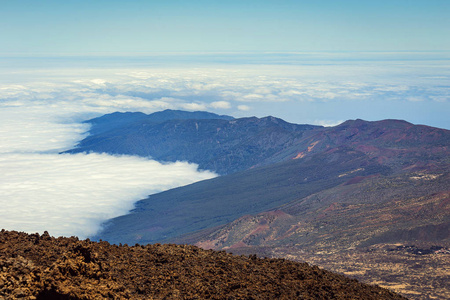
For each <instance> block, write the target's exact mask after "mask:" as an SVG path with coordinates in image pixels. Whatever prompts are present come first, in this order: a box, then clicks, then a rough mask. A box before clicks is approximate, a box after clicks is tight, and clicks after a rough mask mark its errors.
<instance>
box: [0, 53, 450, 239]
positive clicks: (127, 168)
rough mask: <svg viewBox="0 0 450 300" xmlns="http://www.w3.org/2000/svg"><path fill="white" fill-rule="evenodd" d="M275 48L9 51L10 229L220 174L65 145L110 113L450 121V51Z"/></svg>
mask: <svg viewBox="0 0 450 300" xmlns="http://www.w3.org/2000/svg"><path fill="white" fill-rule="evenodd" d="M271 58H272V60H271V61H270V63H267V64H264V63H261V62H259V63H254V64H242V63H240V64H236V63H234V64H233V63H226V64H220V63H209V64H208V65H207V66H205V65H201V66H196V65H192V64H190V65H185V66H178V65H173V64H171V65H170V66H169V67H167V66H161V65H160V64H156V65H152V63H151V62H152V59H154V58H152V57H150V58H146V59H147V61H146V62H145V63H142V64H136V62H135V61H134V63H132V64H131V65H132V67H130V64H127V63H126V60H125V59H124V58H121V59H122V63H121V64H119V65H118V64H117V63H116V64H114V65H113V67H111V66H109V63H108V62H103V63H100V64H97V65H95V63H93V62H95V61H97V60H99V59H97V60H96V59H92V58H91V59H90V60H88V61H86V60H82V59H80V58H65V59H61V58H59V59H56V60H55V59H49V58H35V60H32V59H30V60H25V62H26V63H25V62H24V60H20V64H19V63H16V62H18V61H19V60H17V58H14V59H3V61H2V60H1V59H0V66H1V65H2V64H3V66H5V67H4V68H2V70H1V71H0V228H5V229H8V230H21V231H26V232H43V231H45V230H47V231H49V232H50V234H52V235H55V236H59V235H65V236H70V235H77V236H80V237H88V236H90V235H93V234H95V233H96V232H97V231H98V230H99V229H100V228H101V223H102V222H104V221H105V220H107V219H109V218H113V217H116V216H119V215H123V214H126V213H127V212H128V211H129V210H130V209H132V208H133V203H134V202H135V201H137V200H140V199H142V198H145V197H146V196H147V195H149V194H151V193H156V192H159V191H163V190H166V189H169V188H173V187H177V186H181V185H186V184H189V183H192V182H195V181H199V180H203V179H208V178H212V177H214V176H215V174H213V173H211V172H205V171H203V172H199V171H198V170H197V166H196V165H194V164H189V163H188V162H177V163H158V162H155V161H152V160H151V159H150V158H140V157H130V156H111V155H106V154H76V155H70V154H59V153H60V152H61V151H64V150H67V149H70V148H73V147H75V145H76V144H77V142H78V141H80V140H81V139H82V138H84V137H85V136H86V134H87V131H88V129H89V127H88V125H87V124H84V123H82V121H84V120H86V119H89V118H93V117H97V116H100V115H102V114H106V113H111V112H115V111H141V112H145V113H151V112H155V111H159V110H163V109H183V110H208V111H212V112H216V113H219V114H229V115H233V116H235V117H240V116H251V115H256V116H265V115H275V116H277V117H281V118H284V119H286V120H287V121H291V122H296V123H309V124H320V125H325V126H331V125H336V124H338V123H339V122H342V121H344V120H346V119H349V118H357V117H358V118H366V119H369V120H370V119H372V120H373V119H382V118H402V119H407V120H409V121H413V122H416V123H425V124H427V120H430V122H431V123H430V125H435V126H439V125H440V124H443V125H441V127H445V126H450V124H448V116H447V115H446V114H445V113H444V112H445V110H447V111H448V108H449V107H448V106H449V95H450V92H449V90H450V88H449V85H448V82H449V79H450V71H449V68H448V60H444V63H442V62H435V61H432V60H431V61H423V60H417V59H416V60H415V61H413V62H410V61H409V62H408V61H406V62H405V61H399V60H394V61H391V60H388V61H382V62H380V61H379V60H377V61H375V62H373V61H371V60H368V59H366V60H362V61H357V62H354V61H350V62H348V61H345V60H339V59H338V60H336V59H331V60H330V58H326V59H324V58H323V59H322V60H320V61H317V60H315V61H314V63H313V64H309V63H304V62H303V61H302V62H301V63H293V62H292V61H290V62H289V63H286V62H285V61H282V62H281V63H280V62H278V61H277V60H274V59H273V57H271ZM146 59H145V58H141V59H140V60H139V61H140V62H141V61H145V60H146ZM119 60H120V59H119ZM99 61H101V60H99ZM114 61H116V60H114ZM427 114H429V115H430V116H428V115H427ZM422 120H423V121H422ZM432 122H435V123H434V124H433V123H432Z"/></svg>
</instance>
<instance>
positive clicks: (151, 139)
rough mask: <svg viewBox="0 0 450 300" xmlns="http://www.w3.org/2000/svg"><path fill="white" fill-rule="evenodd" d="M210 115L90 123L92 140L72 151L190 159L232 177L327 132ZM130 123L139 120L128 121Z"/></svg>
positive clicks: (278, 122)
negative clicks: (295, 143) (306, 136)
mask: <svg viewBox="0 0 450 300" xmlns="http://www.w3.org/2000/svg"><path fill="white" fill-rule="evenodd" d="M204 114H206V115H205V116H206V117H205V116H204V115H201V116H203V117H202V118H199V115H200V113H195V114H194V113H192V114H187V115H183V116H184V118H183V119H182V118H178V117H179V115H180V113H177V114H173V113H172V112H170V113H169V112H167V114H165V118H162V117H161V116H160V115H159V114H158V113H155V114H152V115H149V116H148V117H143V116H142V115H137V116H134V115H130V116H129V117H127V115H126V114H121V113H119V114H112V115H108V116H106V117H101V118H98V119H93V120H89V121H87V122H89V123H91V124H92V128H91V135H90V136H89V137H87V138H86V139H84V140H82V141H81V142H80V143H79V145H78V146H77V148H75V149H72V150H70V151H67V152H68V153H77V152H92V151H93V152H100V153H101V152H106V153H111V154H128V155H139V156H144V157H151V158H153V159H155V160H158V161H177V160H184V161H189V162H193V163H197V164H198V165H199V168H200V169H208V170H211V171H214V172H217V173H219V174H229V173H233V172H237V171H242V170H246V169H249V168H251V167H254V166H256V165H263V164H265V163H266V161H268V162H272V161H271V160H270V158H271V157H272V156H273V155H275V154H276V153H278V152H280V151H283V150H284V149H286V148H289V147H290V146H291V145H292V143H293V141H294V140H296V139H298V138H300V137H302V136H303V135H304V134H307V132H308V131H311V130H313V129H318V128H321V127H319V126H312V125H296V124H290V123H287V122H285V121H283V120H280V119H277V118H273V117H266V118H261V119H258V118H255V117H253V118H241V119H235V120H230V119H229V118H226V117H220V116H217V115H208V114H207V113H204ZM155 116H156V117H157V118H155ZM131 117H133V118H131ZM174 117H176V118H177V119H173V118H174ZM194 117H198V119H193V118H194ZM105 118H106V120H104V119H105ZM116 119H117V120H118V121H117V123H116V122H115V121H114V120H116ZM124 119H132V120H133V121H131V122H124V121H123V120H124ZM136 119H137V121H136ZM155 120H156V121H155ZM105 124H106V125H105ZM105 128H108V130H107V129H105ZM278 161H280V160H278Z"/></svg>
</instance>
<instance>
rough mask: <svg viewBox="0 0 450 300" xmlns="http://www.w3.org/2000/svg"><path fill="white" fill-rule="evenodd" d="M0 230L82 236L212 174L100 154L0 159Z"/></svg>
mask: <svg viewBox="0 0 450 300" xmlns="http://www.w3.org/2000/svg"><path fill="white" fill-rule="evenodd" d="M0 170H2V171H1V172H0V207H1V210H0V227H1V228H5V229H9V230H20V231H26V232H41V233H42V232H43V231H45V230H47V231H49V233H50V234H51V235H54V236H61V235H63V236H71V235H76V236H79V237H88V236H90V235H93V234H95V233H96V231H97V230H98V229H99V226H100V224H101V223H102V222H103V221H105V220H107V219H109V218H113V217H116V216H119V215H123V214H126V213H127V212H128V211H129V210H130V209H132V208H133V203H134V202H135V201H137V200H140V199H143V198H145V197H146V196H147V195H149V194H152V193H156V192H160V191H163V190H167V189H169V188H173V187H177V186H181V185H186V184H189V183H192V182H195V181H198V180H203V179H208V178H211V177H213V176H214V175H213V174H212V173H210V172H198V171H197V166H196V165H193V164H188V163H182V162H177V163H172V164H160V163H158V162H155V161H150V160H146V159H143V158H138V157H130V156H119V157H116V156H111V155H106V154H76V155H69V154H63V155H59V154H44V155H43V154H23V153H22V154H20V153H19V154H0Z"/></svg>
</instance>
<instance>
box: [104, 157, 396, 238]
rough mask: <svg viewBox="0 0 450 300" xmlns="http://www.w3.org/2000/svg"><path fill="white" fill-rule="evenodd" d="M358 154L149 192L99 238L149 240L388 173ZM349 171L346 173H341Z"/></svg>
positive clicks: (274, 166) (291, 163)
mask: <svg viewBox="0 0 450 300" xmlns="http://www.w3.org/2000/svg"><path fill="white" fill-rule="evenodd" d="M390 172H391V169H390V168H388V167H385V166H382V165H380V164H378V163H377V162H376V161H370V160H369V161H368V160H366V157H365V156H364V155H363V154H362V153H359V152H352V151H350V152H349V151H347V150H346V149H340V150H336V151H333V153H325V154H323V153H318V154H316V155H314V156H311V159H304V160H290V161H287V162H282V163H278V164H272V165H269V166H266V167H261V168H256V169H251V170H247V171H243V172H239V173H235V174H231V175H227V176H221V177H217V178H214V179H211V180H206V181H202V182H198V183H194V184H192V185H188V186H185V187H180V188H177V189H172V190H169V191H166V192H163V193H158V194H155V195H151V196H150V197H149V198H148V199H145V200H141V201H139V202H138V203H137V204H136V209H134V210H133V211H131V213H130V214H127V215H124V216H121V217H118V218H115V219H112V220H110V221H109V222H107V223H106V224H105V228H104V230H103V231H102V232H101V233H100V235H99V237H97V238H101V239H103V240H107V241H109V242H111V243H130V244H134V243H142V244H145V243H154V242H162V241H164V240H166V239H169V238H174V237H177V236H179V235H182V234H185V233H189V232H193V231H197V230H201V229H204V228H209V227H213V226H217V225H221V224H224V223H228V222H231V221H233V220H235V219H237V218H239V217H241V216H243V215H246V214H253V213H258V212H261V211H265V210H269V209H273V208H276V207H279V206H281V205H283V204H286V203H288V202H290V201H293V200H296V199H299V198H303V197H306V196H308V195H311V194H313V193H317V192H319V191H321V190H323V189H328V188H331V187H334V186H337V185H339V184H342V183H345V182H346V181H347V180H349V178H352V177H355V176H369V175H373V174H389V173H390ZM344 173H350V174H349V175H347V176H341V175H342V174H344Z"/></svg>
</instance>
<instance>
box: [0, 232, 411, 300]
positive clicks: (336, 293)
mask: <svg viewBox="0 0 450 300" xmlns="http://www.w3.org/2000/svg"><path fill="white" fill-rule="evenodd" d="M105 298H106V299H404V298H402V297H401V296H399V295H396V294H394V293H392V292H391V291H389V290H386V289H383V288H380V287H378V286H370V285H365V284H361V283H359V282H358V281H356V280H352V279H348V278H346V277H344V276H341V275H337V274H334V273H331V272H328V271H324V270H321V269H319V268H317V267H313V266H309V265H308V264H306V263H295V262H292V261H288V260H284V259H261V258H257V257H256V256H235V255H231V254H229V253H225V252H224V251H220V252H218V251H213V250H202V249H200V248H197V247H195V246H187V245H173V244H172V245H160V244H155V245H147V246H133V247H129V246H127V245H123V246H117V245H110V244H109V243H107V242H98V243H97V242H91V241H89V240H78V239H77V238H75V237H71V238H62V237H60V238H53V237H51V236H49V235H48V233H44V234H43V235H39V234H30V235H29V234H26V233H21V232H15V231H5V230H2V231H1V232H0V299H36V300H39V299H105Z"/></svg>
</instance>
